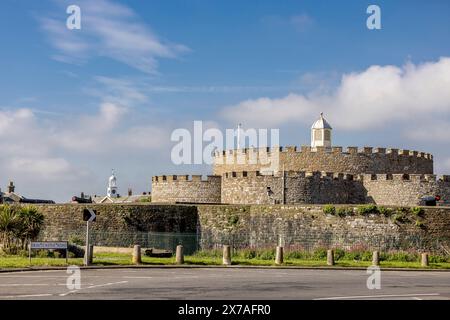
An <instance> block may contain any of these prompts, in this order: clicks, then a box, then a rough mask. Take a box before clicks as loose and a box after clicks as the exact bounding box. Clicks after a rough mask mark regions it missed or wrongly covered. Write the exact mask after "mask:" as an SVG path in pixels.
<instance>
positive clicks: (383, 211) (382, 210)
mask: <svg viewBox="0 0 450 320" xmlns="http://www.w3.org/2000/svg"><path fill="white" fill-rule="evenodd" d="M378 212H379V213H381V214H382V215H384V216H385V217H389V216H391V215H392V213H393V211H392V209H390V208H386V207H378Z"/></svg>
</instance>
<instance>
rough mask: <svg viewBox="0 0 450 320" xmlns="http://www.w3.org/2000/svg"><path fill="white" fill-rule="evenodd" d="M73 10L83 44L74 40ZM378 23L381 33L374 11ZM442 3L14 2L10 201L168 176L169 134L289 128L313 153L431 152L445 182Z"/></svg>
mask: <svg viewBox="0 0 450 320" xmlns="http://www.w3.org/2000/svg"><path fill="white" fill-rule="evenodd" d="M70 4H76V5H79V6H80V8H81V13H82V20H81V21H82V29H81V30H67V29H66V28H65V22H66V19H67V17H68V15H67V14H66V12H65V11H66V7H67V6H68V5H70ZM370 4H377V5H379V6H380V8H381V16H382V18H381V21H382V22H381V23H382V29H381V30H368V29H367V28H366V19H367V17H368V14H366V8H367V7H368V5H370ZM449 14H450V2H448V1H426V2H425V1H370V2H369V1H339V2H338V1H333V2H331V3H330V2H329V1H282V2H280V1H223V0H222V1H193V0H191V1H137V0H134V1H112V0H101V1H39V2H37V1H12V0H4V1H2V2H1V3H0V39H2V42H1V50H0V70H2V72H1V73H0V88H1V90H0V135H1V136H2V141H3V142H2V150H3V152H2V155H1V156H0V165H1V166H0V167H1V169H0V177H2V179H1V180H0V186H2V187H3V188H4V187H5V186H6V184H7V182H8V180H10V179H12V180H14V181H16V184H17V188H18V191H19V192H21V193H23V194H25V195H26V196H30V197H45V198H53V199H56V200H58V201H67V200H69V199H70V197H71V196H72V195H73V194H78V193H79V192H80V191H84V192H86V193H91V194H104V193H105V189H106V186H105V184H106V181H107V177H108V175H109V172H110V169H111V168H115V169H116V172H117V175H118V183H119V187H120V188H121V192H122V193H124V192H126V189H127V188H128V187H132V188H133V190H135V192H142V191H144V190H148V189H149V188H150V180H151V176H152V175H155V174H162V173H191V172H193V173H208V167H207V166H175V165H173V164H172V163H171V162H170V149H171V147H172V146H173V145H174V143H173V142H171V141H170V133H171V131H172V130H173V129H175V128H188V129H190V128H192V121H193V120H203V121H204V122H205V123H206V124H207V125H208V126H213V127H218V128H220V129H225V128H230V127H234V126H235V125H236V123H238V122H242V123H243V124H244V127H257V128H279V129H280V136H281V144H283V145H301V144H308V143H309V127H310V124H311V123H312V122H313V121H314V120H315V118H316V117H317V115H318V113H319V112H320V111H324V112H325V114H326V116H327V119H328V121H329V122H330V123H331V124H332V125H333V127H334V128H335V132H334V144H335V145H343V146H348V145H358V146H364V145H373V146H387V147H398V148H408V149H414V150H423V151H427V152H431V153H433V154H434V155H435V159H436V160H435V167H436V171H437V172H438V173H446V172H450V148H449V146H450V143H449V140H448V132H447V131H448V128H449V127H450V126H449V124H450V97H449V94H448V93H447V91H449V90H448V88H449V85H450V69H449V68H450V62H449V60H448V59H447V58H446V57H450V42H449V41H448V39H449V38H450V20H449V19H448V16H449Z"/></svg>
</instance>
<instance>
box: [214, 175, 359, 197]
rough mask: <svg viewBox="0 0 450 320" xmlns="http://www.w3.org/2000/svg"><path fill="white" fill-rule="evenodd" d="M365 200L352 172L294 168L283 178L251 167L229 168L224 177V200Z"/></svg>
mask: <svg viewBox="0 0 450 320" xmlns="http://www.w3.org/2000/svg"><path fill="white" fill-rule="evenodd" d="M283 180H284V181H283ZM283 185H284V194H283ZM268 188H270V192H269V193H268ZM364 200H365V197H364V192H363V189H362V184H361V182H360V181H354V180H353V176H352V175H344V174H333V173H320V172H314V173H312V172H311V173H307V172H293V171H290V172H286V173H285V176H284V179H283V177H282V175H281V174H276V175H273V174H269V175H266V174H264V175H263V174H261V173H259V172H256V171H249V172H228V173H225V174H224V176H223V179H222V202H223V203H229V204H276V203H286V204H297V203H317V204H320V203H362V202H364Z"/></svg>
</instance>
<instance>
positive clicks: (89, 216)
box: [83, 209, 97, 222]
mask: <svg viewBox="0 0 450 320" xmlns="http://www.w3.org/2000/svg"><path fill="white" fill-rule="evenodd" d="M96 219H97V211H96V210H92V209H84V210H83V221H89V222H92V221H95V220H96Z"/></svg>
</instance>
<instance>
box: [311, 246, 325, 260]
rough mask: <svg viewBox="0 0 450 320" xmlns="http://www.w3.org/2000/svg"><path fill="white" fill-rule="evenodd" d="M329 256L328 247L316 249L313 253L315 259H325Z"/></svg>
mask: <svg viewBox="0 0 450 320" xmlns="http://www.w3.org/2000/svg"><path fill="white" fill-rule="evenodd" d="M326 258H327V249H324V248H322V249H316V250H315V251H314V253H313V259H314V260H325V259H326Z"/></svg>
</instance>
